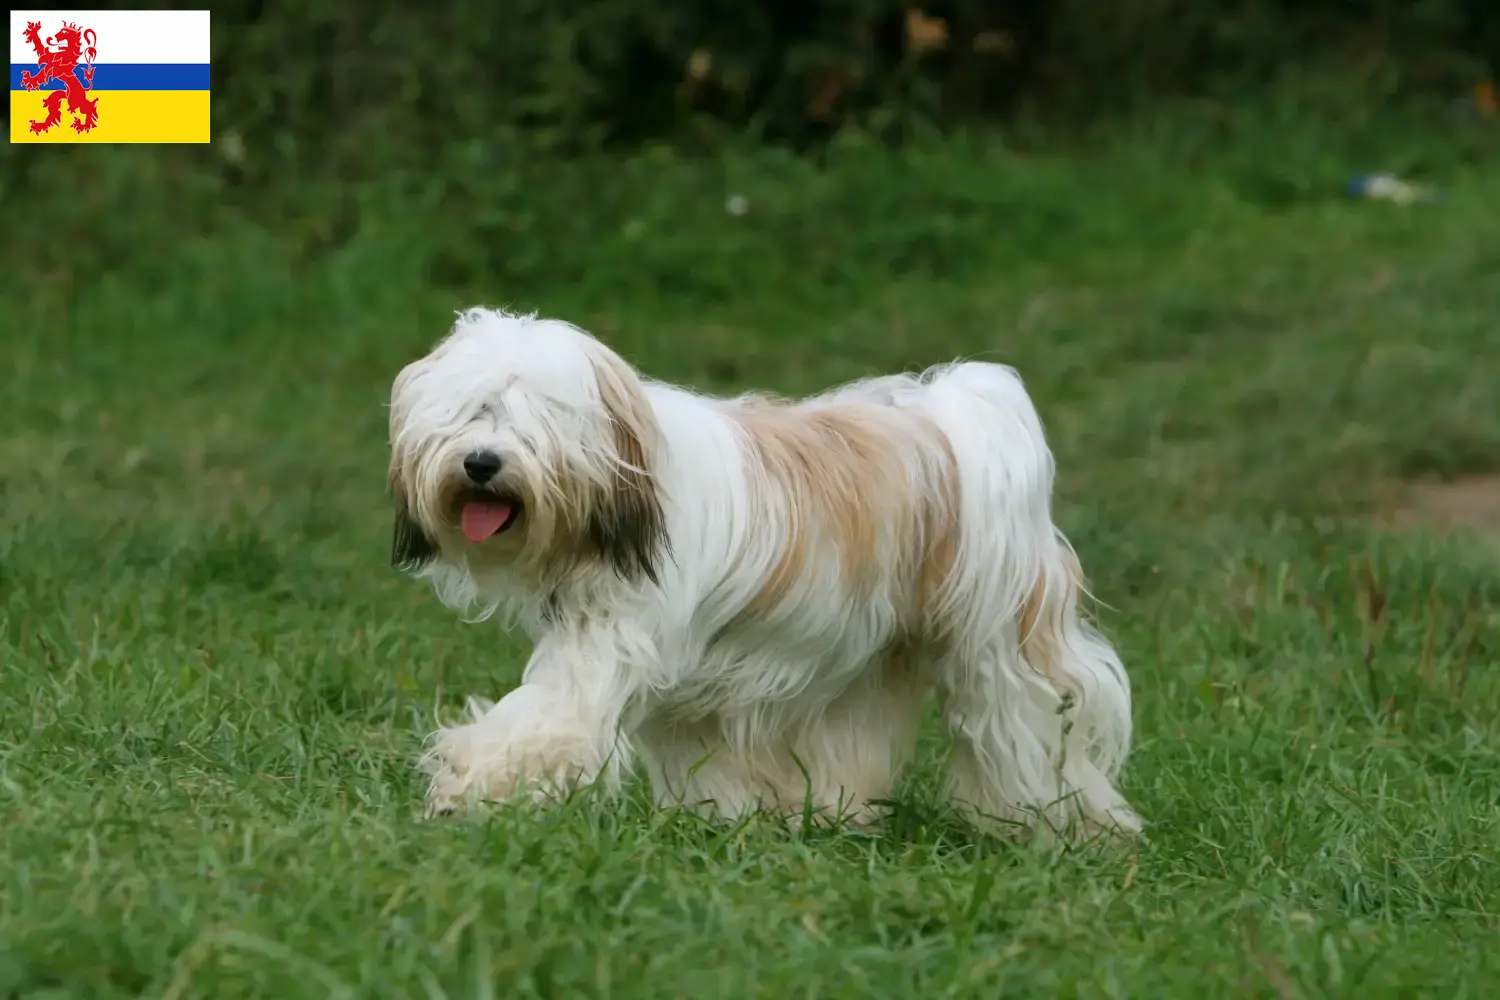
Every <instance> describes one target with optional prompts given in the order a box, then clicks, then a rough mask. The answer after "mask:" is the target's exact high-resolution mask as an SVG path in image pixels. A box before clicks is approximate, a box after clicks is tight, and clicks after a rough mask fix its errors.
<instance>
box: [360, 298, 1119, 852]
mask: <svg viewBox="0 0 1500 1000" xmlns="http://www.w3.org/2000/svg"><path fill="white" fill-rule="evenodd" d="M390 431H391V464H390V481H391V487H392V492H393V494H394V498H395V502H396V506H397V515H396V528H395V542H394V550H393V553H392V556H393V562H394V563H395V565H397V566H398V567H400V568H402V569H403V570H408V571H411V572H413V573H415V574H416V575H418V576H421V577H425V578H426V579H428V580H430V581H431V583H432V584H433V586H434V587H435V589H436V593H437V594H438V596H439V598H440V599H441V600H442V601H443V602H444V603H445V604H447V605H449V606H451V607H454V608H459V609H467V610H474V609H478V610H480V611H481V612H482V613H483V614H484V615H486V616H488V614H489V613H491V612H494V611H496V610H504V611H506V612H508V613H509V614H510V615H511V616H512V619H513V621H515V622H518V623H520V624H521V625H522V626H524V627H525V629H526V630H527V631H528V633H529V634H530V636H531V638H532V639H533V640H534V642H535V648H534V651H533V653H532V655H531V658H530V660H529V662H528V663H527V665H526V668H525V672H524V674H523V677H522V681H521V684H520V686H519V687H517V688H516V689H515V690H513V691H511V692H510V693H509V694H507V695H505V697H503V698H501V699H500V700H499V701H498V702H496V703H493V704H491V703H489V702H484V701H478V700H471V701H470V715H471V719H470V721H469V722H468V724H466V725H461V726H457V727H455V728H444V729H440V730H439V731H438V732H437V733H436V734H435V735H434V736H433V738H432V741H431V747H430V751H429V753H428V754H427V756H426V757H425V758H424V761H425V763H426V766H427V770H428V773H429V774H430V775H431V784H430V787H429V792H428V809H429V812H432V813H443V812H449V811H453V810H455V809H458V808H460V807H463V806H465V805H467V804H470V803H473V802H475V801H478V800H482V799H487V800H502V799H506V798H508V797H510V796H511V795H513V794H515V793H517V792H529V793H531V794H533V795H536V794H539V793H540V794H550V793H554V792H557V791H559V790H561V789H565V788H567V787H571V786H573V785H575V784H577V783H579V782H594V781H598V782H601V783H603V784H604V785H605V786H606V787H608V788H610V789H614V788H618V787H619V785H620V783H621V781H622V779H623V778H624V777H625V776H626V775H627V773H628V771H629V769H630V765H631V763H632V762H634V761H639V762H640V763H642V764H644V766H645V770H646V772H647V774H648V776H649V778H650V781H651V784H652V788H653V791H654V793H655V795H656V797H657V799H658V800H659V801H662V802H671V803H679V804H687V805H689V806H692V807H697V808H704V809H708V810H709V811H710V812H716V813H717V814H719V815H722V816H736V815H740V814H743V813H745V812H746V811H750V810H756V809H762V808H766V809H779V810H782V811H784V812H786V813H789V814H794V815H801V814H803V813H804V810H805V808H806V807H807V806H808V805H809V804H810V805H811V806H812V807H813V808H814V809H816V810H819V811H826V812H828V813H837V814H839V815H841V816H844V817H846V818H849V817H852V818H853V819H855V820H856V821H861V820H862V821H873V820H874V819H875V817H876V815H877V812H876V807H877V806H878V804H879V803H880V802H881V800H883V799H885V798H887V797H888V796H889V794H890V793H891V790H892V785H893V783H894V782H895V780H896V778H897V777H898V775H899V773H900V771H901V769H902V767H903V765H905V764H906V762H907V761H908V760H909V759H910V757H911V756H912V754H913V751H914V746H915V743H916V737H917V730H918V726H919V722H920V719H921V716H922V712H923V702H924V695H925V694H926V693H927V692H928V691H936V693H937V695H938V699H939V704H940V707H941V710H942V714H943V717H944V719H945V720H946V722H947V725H948V726H949V728H950V729H951V731H952V733H953V736H954V738H955V743H956V746H955V750H954V758H953V760H952V761H951V764H950V767H949V776H950V782H949V783H950V795H951V799H952V800H953V802H954V803H955V804H957V805H959V806H960V807H962V808H964V809H966V810H968V811H970V813H971V814H975V815H978V816H981V817H990V818H993V819H998V820H1001V821H1005V822H1018V823H1021V824H1024V825H1026V826H1031V827H1037V826H1039V825H1044V826H1045V827H1048V828H1051V829H1053V830H1059V829H1064V828H1068V829H1073V830H1077V829H1078V828H1079V827H1080V826H1081V827H1083V828H1085V829H1088V830H1092V831H1099V830H1106V831H1117V832H1124V833H1134V832H1136V831H1138V830H1139V828H1140V821H1139V819H1138V818H1137V816H1136V815H1135V813H1134V811H1133V810H1132V809H1131V808H1130V806H1129V805H1127V804H1126V802H1125V801H1124V799H1123V798H1122V797H1121V795H1120V794H1119V793H1118V792H1117V791H1116V790H1115V788H1114V786H1113V781H1112V779H1113V776H1114V774H1115V772H1116V770H1117V769H1118V767H1119V765H1120V764H1121V763H1122V761H1123V758H1124V757H1125V755H1126V751H1127V749H1128V746H1129V743H1130V735H1131V704H1130V687H1129V682H1128V680H1127V678H1126V674H1125V671H1124V669H1123V667H1122V666H1121V664H1120V661H1119V658H1118V657H1117V656H1116V654H1115V652H1114V650H1113V649H1112V648H1111V646H1110V645H1109V644H1108V643H1107V642H1106V641H1105V639H1104V638H1103V637H1102V636H1101V635H1100V634H1099V633H1098V632H1097V631H1095V630H1094V629H1093V628H1091V627H1090V625H1089V624H1088V623H1087V622H1086V621H1085V620H1084V618H1083V617H1081V614H1080V601H1081V599H1082V596H1083V583H1082V577H1081V573H1080V570H1079V566H1078V562H1077V560H1076V559H1075V557H1074V554H1073V551H1072V549H1071V548H1070V547H1069V545H1068V543H1067V541H1066V540H1065V539H1064V538H1063V536H1062V535H1061V533H1060V532H1059V531H1058V530H1057V529H1056V528H1055V527H1054V525H1053V522H1052V516H1051V493H1052V480H1053V459H1052V456H1051V453H1050V451H1049V450H1048V448H1047V444H1046V441H1045V438H1044V435H1043V430H1042V426H1041V422H1040V420H1039V418H1038V416H1037V413H1036V411H1035V409H1034V408H1033V406H1032V403H1031V401H1030V399H1029V398H1028V396H1027V394H1026V392H1025V390H1024V388H1023V387H1022V384H1021V381H1020V379H1019V378H1018V377H1017V375H1016V374H1015V372H1014V371H1012V370H1011V369H1010V368H1007V367H1003V366H1000V365H995V364H982V363H967V362H966V363H955V364H951V365H946V366H941V367H937V368H933V369H931V370H929V371H927V372H925V373H923V374H921V375H898V376H892V377H884V378H875V379H870V380H866V381H861V382H856V383H853V384H850V385H847V386H843V387H841V388H837V389H834V390H832V391H830V392H827V393H825V394H823V395H820V396H817V397H814V398H811V399H807V400H802V401H797V402H789V401H783V400H779V399H774V398H770V397H765V396H745V397H740V398H736V399H716V398H709V397H706V396H703V395H699V394H696V393H694V392H691V391H689V390H686V389H682V388H678V387H674V386H671V385H666V384H662V383H659V382H653V381H648V380H646V379H645V378H643V377H642V376H640V375H638V374H637V373H636V372H635V371H634V370H633V369H632V368H631V367H630V366H629V365H628V364H626V362H625V361H624V360H622V359H621V358H620V357H619V356H618V355H617V354H615V353H614V352H612V351H611V350H609V349H608V348H607V347H605V346H604V345H603V344H601V343H600V342H599V341H597V340H595V339H594V338H592V337H590V336H589V335H588V334H586V333H584V332H583V331H581V330H579V329H577V328H576V327H574V326H571V325H569V324H566V323H563V322H557V321H552V320H543V319H538V318H535V317H531V316H521V315H514V314H509V313H506V312H500V311H494V310H489V309H478V308H476V309H472V310H469V311H467V312H464V313H462V314H460V316H459V318H458V320H457V322H456V324H455V325H454V327H453V329H452V331H451V332H450V333H449V335H448V336H447V337H446V339H444V340H443V341H442V342H441V343H440V344H439V345H438V346H437V347H436V348H434V349H433V351H432V352H431V353H430V354H428V355H427V356H426V357H425V358H423V359H421V360H419V361H416V362H414V363H413V364H411V365H409V366H407V367H406V368H405V369H404V370H403V371H402V372H401V373H400V375H399V376H398V377H397V378H396V381H395V385H394V387H393V390H392V398H391V409H390Z"/></svg>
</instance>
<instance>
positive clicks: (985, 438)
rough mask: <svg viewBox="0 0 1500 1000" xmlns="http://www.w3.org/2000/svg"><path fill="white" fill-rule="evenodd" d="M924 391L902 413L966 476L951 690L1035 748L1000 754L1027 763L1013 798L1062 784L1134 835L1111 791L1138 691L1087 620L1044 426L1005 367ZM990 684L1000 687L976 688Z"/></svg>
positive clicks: (946, 372) (1016, 764) (900, 399)
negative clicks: (1024, 735)
mask: <svg viewBox="0 0 1500 1000" xmlns="http://www.w3.org/2000/svg"><path fill="white" fill-rule="evenodd" d="M921 382H922V384H923V391H917V392H905V393H898V394H897V396H896V398H895V399H893V402H895V403H896V404H897V405H905V406H911V407H913V408H916V409H920V410H921V411H922V412H924V413H925V414H926V415H927V416H928V417H929V418H930V419H932V420H933V421H934V422H935V423H936V424H937V425H938V427H939V428H940V429H941V430H942V432H943V433H944V435H945V436H946V437H947V439H948V441H949V446H950V447H951V449H952V452H953V457H954V462H955V465H956V467H957V475H958V483H957V493H958V499H959V521H960V525H959V532H960V542H959V544H958V545H957V547H956V549H957V558H956V560H955V562H954V565H953V569H952V571H951V573H950V574H949V578H948V580H947V581H946V584H945V589H944V591H943V592H942V594H941V597H940V601H939V608H940V613H941V614H942V616H943V617H944V619H945V620H946V623H947V624H948V627H949V629H950V630H951V633H952V635H953V637H954V640H955V645H956V647H957V648H956V666H957V669H958V670H960V671H961V672H963V673H964V674H965V675H966V676H961V677H957V678H950V684H951V685H956V686H957V687H961V688H964V689H966V690H967V693H966V694H964V695H963V696H962V697H961V699H960V700H961V701H963V702H965V703H966V704H967V706H968V707H967V709H966V711H967V712H968V713H969V714H970V715H971V716H972V715H973V714H974V713H975V712H977V711H984V709H982V708H980V706H981V705H989V706H990V707H991V708H993V710H994V711H995V712H996V713H1000V714H1003V715H1004V716H1005V717H1007V718H1008V719H1009V721H1008V722H1005V723H1004V724H1003V725H1002V724H1001V723H1000V719H999V716H998V715H997V716H996V718H995V719H993V720H991V722H993V723H994V724H995V725H996V726H999V727H1000V728H1001V729H1003V730H1005V731H1007V732H1008V733H1009V734H1010V736H1008V737H1004V739H1014V738H1015V736H1016V733H1017V728H1018V726H1019V727H1021V728H1023V729H1024V730H1026V731H1027V732H1029V733H1030V734H1032V736H1033V738H1034V742H1033V743H1032V745H1031V747H1030V749H1027V748H1024V747H1014V746H1013V747H1011V748H1010V749H1009V750H1008V751H1004V752H1007V753H1009V754H1015V755H1017V757H1018V759H1016V760H1014V761H1012V762H1011V766H1010V767H1009V768H1006V769H1005V770H1019V771H1020V772H1021V775H1020V777H1019V778H1018V779H1017V780H1018V782H1019V785H1020V786H1025V787H1024V788H1013V789H1012V792H1011V793H1010V794H1009V795H1008V797H1010V798H1012V799H1014V798H1015V797H1016V795H1018V794H1019V795H1022V796H1023V797H1025V796H1026V795H1029V794H1030V792H1033V791H1038V790H1040V789H1041V788H1043V787H1053V788H1055V787H1056V786H1057V784H1058V783H1060V784H1061V785H1062V786H1063V789H1062V791H1063V793H1064V794H1077V795H1079V796H1080V797H1081V798H1082V800H1083V801H1082V802H1081V803H1080V805H1081V806H1082V808H1083V810H1084V812H1085V813H1086V814H1090V815H1092V816H1093V817H1095V818H1096V819H1099V818H1103V819H1109V818H1113V820H1114V821H1115V822H1116V823H1118V824H1119V825H1120V826H1124V827H1132V826H1134V825H1135V824H1136V823H1137V822H1138V821H1136V820H1135V818H1134V816H1133V814H1132V813H1130V811H1129V808H1128V807H1127V806H1125V805H1124V802H1123V800H1121V799H1120V797H1119V795H1118V794H1117V793H1116V792H1115V791H1114V790H1113V788H1112V786H1111V779H1112V777H1113V776H1114V774H1115V773H1116V772H1117V771H1118V770H1119V768H1120V766H1121V764H1122V763H1123V762H1124V759H1125V756H1126V754H1127V752H1128V750H1129V746H1130V740H1131V694H1130V684H1129V680H1128V678H1127V676H1126V673H1125V670H1124V667H1123V666H1122V664H1121V662H1120V659H1119V656H1118V655H1117V654H1116V652H1115V650H1114V649H1113V647H1112V646H1111V645H1110V643H1109V642H1108V641H1107V640H1106V639H1105V638H1104V636H1103V635H1102V634H1101V633H1100V632H1099V631H1098V630H1096V629H1095V628H1094V626H1093V625H1092V624H1091V623H1090V622H1089V621H1087V620H1086V619H1085V617H1084V615H1083V611H1082V602H1083V599H1084V597H1085V596H1086V589H1085V584H1084V580H1083V574H1082V571H1081V568H1080V566H1079V562H1078V559H1077V557H1076V555H1075V554H1074V552H1073V549H1072V547H1071V545H1070V544H1069V543H1068V540H1067V539H1066V538H1065V537H1064V536H1063V534H1062V532H1061V531H1059V530H1058V529H1057V528H1056V526H1055V525H1054V523H1053V520H1052V489H1053V481H1054V478H1055V466H1054V462H1053V457H1052V453H1051V451H1050V449H1049V448H1048V446H1047V441H1046V435H1045V433H1044V431H1043V427H1042V422H1041V418H1040V417H1039V416H1038V414H1037V412H1036V409H1035V407H1034V405H1033V404H1032V401H1031V399H1030V397H1029V395H1028V394H1027V392H1026V390H1025V387H1024V385H1023V384H1022V382H1021V379H1020V377H1019V375H1017V373H1016V372H1015V371H1014V370H1013V369H1011V368H1009V367H1006V366H1004V365H997V364H987V363H979V362H965V363H959V364H952V365H946V366H942V367H939V368H935V369H932V370H930V371H928V372H926V373H925V374H924V375H923V376H922V379H921ZM991 671H994V672H995V673H996V674H998V675H999V676H995V677H989V678H985V677H981V676H972V675H975V674H987V673H989V672H991ZM986 684H988V685H989V686H990V688H991V690H989V691H988V692H985V691H981V690H980V688H981V687H983V686H984V685H986ZM997 685H998V687H997ZM1018 702H1019V703H1018ZM977 722H978V720H976V719H974V718H970V719H969V720H968V722H966V723H965V724H964V728H968V727H969V726H970V725H973V724H977ZM1001 739H1002V737H1000V736H998V735H997V736H996V740H995V741H993V742H997V743H998V742H1000V741H1001ZM995 752H997V753H999V752H1002V751H1000V750H998V749H997V750H995ZM1080 753H1081V754H1082V756H1083V758H1084V759H1083V760H1079V759H1077V755H1078V754H1080ZM1070 757H1071V758H1073V759H1071V760H1069V758H1070ZM1043 772H1051V776H1050V777H1049V776H1048V775H1047V774H1045V773H1043ZM1028 774H1029V775H1031V778H1030V779H1028V778H1027V777H1026V775H1028Z"/></svg>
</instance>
